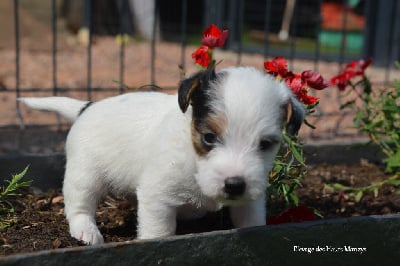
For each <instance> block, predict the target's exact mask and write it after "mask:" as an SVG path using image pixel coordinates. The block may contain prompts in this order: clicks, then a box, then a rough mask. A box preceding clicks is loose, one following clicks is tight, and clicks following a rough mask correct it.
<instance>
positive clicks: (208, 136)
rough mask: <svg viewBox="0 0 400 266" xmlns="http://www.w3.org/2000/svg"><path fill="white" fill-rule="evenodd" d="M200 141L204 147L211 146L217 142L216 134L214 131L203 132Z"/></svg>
mask: <svg viewBox="0 0 400 266" xmlns="http://www.w3.org/2000/svg"><path fill="white" fill-rule="evenodd" d="M201 141H202V142H203V144H204V145H205V146H206V147H208V148H212V147H213V146H214V145H215V143H216V142H217V136H216V135H215V134H214V133H204V134H203V135H201Z"/></svg>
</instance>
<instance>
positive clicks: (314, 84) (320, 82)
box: [301, 70, 329, 90]
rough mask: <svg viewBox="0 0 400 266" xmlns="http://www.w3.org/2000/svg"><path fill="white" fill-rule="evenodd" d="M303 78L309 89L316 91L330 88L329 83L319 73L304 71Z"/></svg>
mask: <svg viewBox="0 0 400 266" xmlns="http://www.w3.org/2000/svg"><path fill="white" fill-rule="evenodd" d="M301 78H302V80H303V81H304V82H305V83H306V84H307V85H308V87H310V88H313V89H315V90H323V89H325V88H326V87H328V86H329V83H328V82H327V81H326V80H325V79H324V78H323V77H322V76H321V74H320V73H318V72H314V71H311V70H306V71H303V73H301Z"/></svg>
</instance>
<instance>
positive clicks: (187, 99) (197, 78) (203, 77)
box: [178, 64, 217, 113]
mask: <svg viewBox="0 0 400 266" xmlns="http://www.w3.org/2000/svg"><path fill="white" fill-rule="evenodd" d="M216 76H217V75H216V73H215V65H214V64H211V65H210V66H209V67H208V68H207V69H206V70H205V71H199V72H197V73H196V74H194V75H193V76H191V77H189V78H186V79H184V80H182V81H181V83H180V84H179V89H178V103H179V107H180V108H181V110H182V112H183V113H185V112H186V110H187V108H188V107H189V104H190V103H191V101H192V100H193V98H194V95H195V93H196V92H197V93H199V92H200V93H201V94H203V93H204V92H205V91H206V90H207V89H208V86H209V82H210V81H212V80H214V79H215V78H216Z"/></svg>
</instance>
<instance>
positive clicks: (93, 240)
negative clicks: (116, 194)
mask: <svg viewBox="0 0 400 266" xmlns="http://www.w3.org/2000/svg"><path fill="white" fill-rule="evenodd" d="M69 231H70V234H71V236H72V237H74V238H76V239H78V240H80V241H82V242H84V243H85V244H87V245H97V244H102V243H104V239H103V236H102V235H101V233H100V231H99V229H98V228H97V226H96V224H95V222H94V220H93V219H92V218H91V217H89V216H86V215H77V216H75V217H73V218H72V219H70V221H69Z"/></svg>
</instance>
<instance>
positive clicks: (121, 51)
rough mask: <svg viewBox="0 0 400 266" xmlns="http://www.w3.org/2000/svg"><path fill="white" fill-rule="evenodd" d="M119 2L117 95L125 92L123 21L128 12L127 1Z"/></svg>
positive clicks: (125, 35) (124, 35)
mask: <svg viewBox="0 0 400 266" xmlns="http://www.w3.org/2000/svg"><path fill="white" fill-rule="evenodd" d="M118 2H119V6H118V7H119V16H120V17H119V28H118V32H119V37H120V49H119V80H118V82H119V93H124V92H125V80H124V77H125V75H124V74H125V62H124V60H125V43H126V41H127V40H126V38H127V33H126V31H125V29H124V20H125V18H126V17H127V15H126V14H127V11H128V10H129V3H128V1H127V0H120V1H118Z"/></svg>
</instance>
